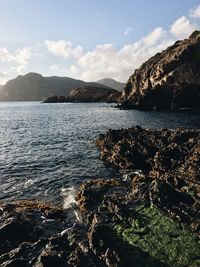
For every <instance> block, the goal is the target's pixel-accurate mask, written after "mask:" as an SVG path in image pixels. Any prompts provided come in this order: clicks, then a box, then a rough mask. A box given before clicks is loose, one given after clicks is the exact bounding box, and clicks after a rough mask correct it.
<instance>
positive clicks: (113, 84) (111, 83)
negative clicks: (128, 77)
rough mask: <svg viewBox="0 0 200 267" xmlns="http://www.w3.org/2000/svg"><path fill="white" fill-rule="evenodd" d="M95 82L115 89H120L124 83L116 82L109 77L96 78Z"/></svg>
mask: <svg viewBox="0 0 200 267" xmlns="http://www.w3.org/2000/svg"><path fill="white" fill-rule="evenodd" d="M97 83H99V84H102V85H105V86H108V87H111V88H113V89H116V90H117V91H120V92H121V91H122V90H123V89H124V85H125V83H121V82H117V81H115V80H114V79H111V78H105V79H102V80H98V81H97Z"/></svg>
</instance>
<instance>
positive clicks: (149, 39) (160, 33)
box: [144, 27, 165, 46]
mask: <svg viewBox="0 0 200 267" xmlns="http://www.w3.org/2000/svg"><path fill="white" fill-rule="evenodd" d="M164 36H165V31H164V29H163V28H161V27H157V28H155V29H154V30H153V31H152V32H150V33H149V34H148V35H147V36H146V37H144V42H145V44H146V45H147V46H150V45H154V44H156V43H157V42H158V41H159V40H160V39H161V38H163V37H164Z"/></svg>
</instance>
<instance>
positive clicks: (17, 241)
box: [0, 127, 200, 267]
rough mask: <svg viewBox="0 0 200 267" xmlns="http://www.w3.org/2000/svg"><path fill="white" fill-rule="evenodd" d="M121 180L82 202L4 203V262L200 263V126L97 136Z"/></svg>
mask: <svg viewBox="0 0 200 267" xmlns="http://www.w3.org/2000/svg"><path fill="white" fill-rule="evenodd" d="M95 142H96V145H97V146H98V147H99V149H100V156H101V159H102V160H103V161H104V162H105V164H109V165H111V166H113V167H115V168H118V169H119V170H120V172H121V176H120V177H118V178H116V179H110V178H109V177H108V179H95V177H94V179H93V180H91V181H87V182H86V183H84V184H82V185H81V186H80V187H79V189H78V190H77V197H76V203H77V204H76V205H75V204H74V206H73V208H71V209H65V210H64V209H62V208H58V207H54V206H52V205H50V204H44V203H41V202H39V201H34V200H33V201H31V200H29V201H28V200H22V201H13V202H10V203H1V205H0V208H1V209H0V214H1V217H0V265H1V266H2V267H8V266H9V267H11V266H20V267H25V266H26V267H27V266H34V267H42V266H48V267H49V266H59V267H67V266H79V267H83V266H84V267H86V266H88V267H96V266H98V267H101V266H102V267H125V266H126V267H132V266H136V267H137V266H138V267H141V266H152V267H156V266H170V267H176V266H179V267H181V266H182V267H183V266H190V267H197V266H200V240H199V237H200V182H199V181H200V168H199V166H200V130H186V129H177V130H174V131H170V130H167V129H162V130H151V129H146V130H145V129H142V128H141V127H135V128H130V129H121V130H110V131H108V132H107V133H106V134H101V135H100V136H99V137H98V138H97V140H96V141H95Z"/></svg>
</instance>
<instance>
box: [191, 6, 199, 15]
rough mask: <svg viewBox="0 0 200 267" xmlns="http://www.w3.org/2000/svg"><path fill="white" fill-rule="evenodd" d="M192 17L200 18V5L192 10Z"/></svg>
mask: <svg viewBox="0 0 200 267" xmlns="http://www.w3.org/2000/svg"><path fill="white" fill-rule="evenodd" d="M190 17H192V18H200V5H198V6H197V7H195V8H193V9H192V10H191V11H190Z"/></svg>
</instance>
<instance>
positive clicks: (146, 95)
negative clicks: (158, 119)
mask: <svg viewBox="0 0 200 267" xmlns="http://www.w3.org/2000/svg"><path fill="white" fill-rule="evenodd" d="M120 102H121V107H122V108H139V109H148V110H176V109H180V108H200V32H199V31H195V32H194V33H193V34H192V35H191V36H190V37H189V38H188V39H185V40H183V41H177V42H176V43H175V44H174V45H172V46H170V47H168V48H167V49H166V50H164V51H163V52H162V53H157V54H156V55H155V56H153V57H152V58H150V59H149V60H148V61H146V62H145V63H143V64H142V66H141V67H140V68H139V69H137V70H135V72H134V74H133V75H132V76H131V77H130V78H129V80H128V82H127V83H126V85H125V88H124V91H123V93H122V96H121V100H120Z"/></svg>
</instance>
